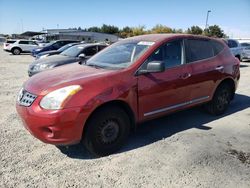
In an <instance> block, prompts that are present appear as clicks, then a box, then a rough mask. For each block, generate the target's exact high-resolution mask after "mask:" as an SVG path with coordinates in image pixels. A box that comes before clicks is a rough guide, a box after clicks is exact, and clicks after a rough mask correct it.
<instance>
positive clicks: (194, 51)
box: [185, 39, 214, 63]
mask: <svg viewBox="0 0 250 188" xmlns="http://www.w3.org/2000/svg"><path fill="white" fill-rule="evenodd" d="M185 51H186V62H187V63H191V62H194V61H199V60H203V59H208V58H210V57H213V56H214V50H213V47H212V44H211V43H210V42H209V40H200V39H187V40H185Z"/></svg>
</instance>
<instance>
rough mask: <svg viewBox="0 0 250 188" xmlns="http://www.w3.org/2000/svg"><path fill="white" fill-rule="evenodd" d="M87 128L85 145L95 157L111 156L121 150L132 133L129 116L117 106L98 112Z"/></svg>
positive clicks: (104, 108)
mask: <svg viewBox="0 0 250 188" xmlns="http://www.w3.org/2000/svg"><path fill="white" fill-rule="evenodd" d="M86 126H87V127H86V129H85V130H84V135H83V143H84V145H85V147H86V148H87V149H88V150H89V151H90V152H91V153H92V154H93V155H95V156H105V155H109V154H112V153H114V152H115V151H117V150H118V149H120V148H121V146H122V145H123V144H124V142H125V141H126V139H127V137H128V135H129V132H130V121H129V117H128V115H127V114H126V112H125V111H124V110H123V109H121V108H119V107H116V106H108V107H103V108H101V109H99V110H97V111H96V112H95V113H94V114H93V115H92V116H91V118H90V120H89V121H88V123H87V125H86Z"/></svg>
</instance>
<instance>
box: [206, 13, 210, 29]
mask: <svg viewBox="0 0 250 188" xmlns="http://www.w3.org/2000/svg"><path fill="white" fill-rule="evenodd" d="M210 12H211V10H208V11H207V19H206V25H205V30H206V29H207V27H208V25H207V22H208V16H209V13H210Z"/></svg>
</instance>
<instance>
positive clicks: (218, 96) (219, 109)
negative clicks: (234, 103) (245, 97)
mask: <svg viewBox="0 0 250 188" xmlns="http://www.w3.org/2000/svg"><path fill="white" fill-rule="evenodd" d="M233 94H234V93H233V89H232V88H231V87H230V85H229V84H223V85H221V86H219V87H218V88H217V90H216V91H215V94H214V97H213V99H212V101H210V102H209V103H208V104H206V105H205V107H206V109H207V111H208V112H209V113H210V114H213V115H221V114H223V113H224V112H225V111H226V110H227V108H228V106H229V104H230V102H231V99H232V98H233Z"/></svg>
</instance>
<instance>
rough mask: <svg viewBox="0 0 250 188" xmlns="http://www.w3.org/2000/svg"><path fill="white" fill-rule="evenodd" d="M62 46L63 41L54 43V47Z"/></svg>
mask: <svg viewBox="0 0 250 188" xmlns="http://www.w3.org/2000/svg"><path fill="white" fill-rule="evenodd" d="M62 46H63V43H62V42H61V41H58V42H55V43H54V44H53V47H54V48H55V49H59V48H61V47H62Z"/></svg>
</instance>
